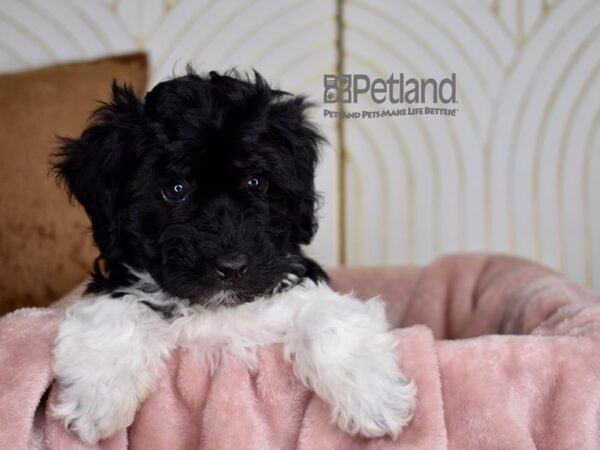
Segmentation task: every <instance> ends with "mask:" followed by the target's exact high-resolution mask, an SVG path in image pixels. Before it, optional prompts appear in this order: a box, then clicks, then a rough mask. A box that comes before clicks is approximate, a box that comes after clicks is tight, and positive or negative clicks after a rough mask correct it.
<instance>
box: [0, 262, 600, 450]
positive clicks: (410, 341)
mask: <svg viewBox="0 0 600 450" xmlns="http://www.w3.org/2000/svg"><path fill="white" fill-rule="evenodd" d="M331 274H332V276H333V280H334V285H335V286H336V287H337V288H338V289H340V290H344V291H347V290H351V289H352V290H355V292H356V293H357V294H358V295H360V296H363V297H367V296H372V295H377V294H380V295H381V296H382V297H383V298H384V300H385V301H386V303H387V307H388V316H389V319H390V322H391V323H392V324H393V325H394V326H403V327H408V328H404V329H399V330H397V331H395V333H396V334H397V336H398V338H399V352H400V354H401V355H402V361H401V364H402V366H403V368H404V370H405V372H406V373H407V374H408V375H409V376H410V377H412V378H414V379H415V381H416V383H417V385H418V389H419V399H418V405H417V410H416V415H415V417H414V420H413V422H412V423H411V425H410V426H409V427H408V428H407V429H406V430H405V431H404V433H403V434H402V435H401V436H400V437H399V438H398V440H396V441H392V440H391V439H377V440H371V441H367V440H363V439H361V438H358V437H355V438H352V437H350V436H348V435H345V434H344V433H342V432H341V431H339V430H338V429H336V428H335V427H334V426H333V425H332V424H330V423H329V419H328V411H327V408H326V407H325V406H324V404H323V403H322V402H321V401H320V400H319V399H318V398H316V397H315V396H314V395H313V394H312V393H311V392H309V391H308V390H307V389H306V388H304V387H303V386H301V385H300V384H299V383H298V381H296V380H295V378H294V376H293V374H292V371H291V369H290V367H289V366H288V365H287V364H286V363H285V362H284V361H283V358H282V354H281V353H282V352H281V348H279V347H274V348H268V349H265V350H263V351H262V352H261V355H260V356H261V364H260V366H259V369H258V370H257V371H256V372H250V371H248V369H246V368H244V367H241V366H239V365H238V364H236V363H235V362H233V361H228V362H225V363H223V364H222V365H221V366H220V367H219V368H218V369H217V371H216V373H215V374H214V375H213V376H212V377H211V376H209V372H208V369H207V367H206V366H205V365H204V364H203V363H202V362H199V361H197V360H196V359H194V358H193V357H192V356H191V355H190V354H186V353H184V352H179V353H176V354H175V355H173V357H172V358H171V360H170V361H169V364H168V371H167V373H165V375H164V376H163V378H162V380H161V382H160V384H159V386H158V388H157V389H156V391H155V392H154V394H153V395H152V396H151V397H150V398H149V399H148V400H147V401H146V402H145V403H144V404H143V405H142V408H141V409H140V411H139V413H138V415H137V418H136V421H135V422H134V424H133V425H132V426H131V427H130V428H129V429H128V430H127V431H126V432H125V431H124V432H122V433H119V434H118V435H117V436H115V437H114V438H112V439H110V440H107V441H104V442H101V443H100V444H99V445H98V447H99V448H103V449H123V448H126V447H127V446H130V447H131V448H136V449H144V450H146V449H188V448H189V449H192V448H193V449H197V448H210V449H260V450H264V449H291V448H299V449H344V450H346V449H348V450H351V449H359V448H367V449H400V448H401V449H427V450H433V449H445V448H451V449H460V450H469V449H477V450H481V449H577V450H584V449H598V448H600V351H599V350H598V349H599V347H598V339H600V296H599V295H598V294H596V293H593V292H591V291H589V290H586V289H583V288H581V287H578V286H576V285H574V284H573V283H570V282H569V281H567V280H566V279H564V278H563V277H561V276H559V275H557V274H555V273H553V272H551V271H549V270H547V269H545V268H542V267H540V266H537V265H534V264H532V263H529V262H526V261H522V260H519V259H515V258H510V257H503V256H492V257H490V256H485V255H463V256H450V257H446V258H442V259H440V260H438V261H437V262H435V263H434V264H432V265H430V266H428V267H426V268H423V269H420V268H379V269H366V268H363V269H358V268H357V269H336V270H332V271H331ZM58 316H59V315H58V313H57V312H56V311H55V310H51V309H23V310H19V311H17V312H15V313H13V314H10V315H8V316H6V317H4V318H2V319H0V448H1V449H5V448H6V449H15V450H16V449H28V448H33V449H46V448H48V449H58V450H69V449H80V448H86V447H85V446H83V445H82V444H80V443H78V442H77V441H76V440H75V439H74V438H73V437H72V436H70V435H69V434H68V433H67V432H66V431H65V430H64V429H63V427H62V425H61V424H60V423H57V422H56V421H55V420H54V419H52V418H51V417H49V415H48V405H49V404H51V403H52V402H53V400H54V398H55V397H56V392H57V386H56V385H55V384H53V381H52V378H51V375H50V372H49V370H48V367H49V362H50V350H51V345H52V339H53V336H54V333H55V330H56V325H57V321H58ZM417 324H422V325H417ZM423 325H425V326H423Z"/></svg>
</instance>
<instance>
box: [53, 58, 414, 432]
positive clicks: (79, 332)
mask: <svg viewBox="0 0 600 450" xmlns="http://www.w3.org/2000/svg"><path fill="white" fill-rule="evenodd" d="M308 106H309V104H308V103H307V101H306V100H305V99H304V98H303V97H299V96H293V95H290V94H288V93H286V92H282V91H279V90H275V89H272V88H270V87H269V85H268V84H267V83H266V82H265V81H264V79H263V78H262V77H261V76H260V75H259V74H258V73H255V74H254V76H253V77H248V76H242V75H240V74H237V73H236V72H228V73H226V74H218V73H216V72H210V73H209V74H206V75H205V74H197V73H195V72H194V71H193V70H190V69H188V73H187V75H185V76H182V77H179V78H175V79H172V80H169V81H165V82H163V83H160V84H158V85H157V86H156V87H155V88H154V89H152V91H151V92H149V93H148V94H147V95H146V97H145V99H144V101H142V100H140V99H138V98H137V97H136V96H135V95H134V94H133V92H132V91H131V90H130V89H129V88H127V87H119V86H117V85H114V86H113V91H112V101H111V102H109V103H107V104H104V105H103V106H102V107H100V108H99V109H98V110H97V111H96V112H95V113H94V115H93V118H92V121H91V123H90V125H89V126H88V127H87V129H86V130H85V131H84V132H83V133H82V135H81V137H80V138H79V139H65V140H64V141H63V145H62V147H61V149H60V151H59V153H58V155H57V157H58V159H57V161H56V163H55V166H54V168H55V170H56V172H57V175H58V177H59V178H60V179H61V180H63V181H64V183H65V184H66V187H67V189H68V191H69V193H70V195H71V196H73V197H75V199H77V201H78V202H79V203H80V204H81V205H82V206H83V207H84V208H85V211H86V212H87V214H88V216H89V218H90V220H91V223H92V230H93V236H94V240H95V242H96V244H97V247H98V249H99V251H100V255H99V257H98V259H97V260H96V263H95V265H94V270H93V273H92V276H91V281H90V283H89V285H88V287H87V295H86V296H85V297H84V298H83V299H81V300H80V301H79V302H77V303H75V304H73V305H72V306H71V307H70V308H69V309H68V310H67V311H66V314H65V318H64V319H63V320H62V322H61V324H60V326H59V330H58V334H57V337H56V341H55V345H54V354H53V363H52V370H53V373H54V375H55V377H56V379H57V380H58V382H59V383H60V384H61V386H62V389H61V390H60V393H59V395H58V400H57V402H56V404H55V405H54V407H53V413H54V415H55V416H56V417H58V418H60V419H61V420H63V421H64V424H65V426H66V427H67V429H69V430H71V431H72V432H74V433H75V434H76V435H77V436H79V437H80V438H81V440H83V441H84V442H86V443H95V442H97V441H98V440H100V439H103V438H107V437H109V436H111V435H113V434H114V433H116V432H117V431H119V430H121V429H124V428H126V427H128V426H129V425H130V424H131V423H132V421H133V419H134V416H135V413H136V410H137V409H138V407H139V406H140V404H141V403H142V402H143V401H144V399H145V398H146V397H147V396H148V394H149V393H150V392H151V391H152V389H153V387H154V386H155V383H156V381H157V379H158V377H159V376H160V374H161V370H162V369H163V366H164V362H165V359H166V358H167V357H168V356H169V353H170V352H171V351H172V350H173V349H174V348H175V347H177V346H187V347H188V348H192V347H193V348H196V349H198V351H199V352H200V353H201V354H202V355H204V356H205V357H206V358H207V359H208V361H210V362H212V363H213V364H218V363H219V360H220V358H222V357H224V356H225V357H233V358H236V359H238V360H240V361H242V362H244V363H246V364H247V365H248V367H250V368H253V367H255V364H256V359H255V357H256V350H257V348H258V347H260V346H265V345H270V344H274V343H282V344H283V349H284V352H285V356H286V357H287V358H288V360H289V361H290V363H291V364H293V368H294V371H295V374H296V375H297V376H298V378H299V379H300V380H301V381H302V382H303V383H305V384H306V385H307V386H308V387H310V388H311V389H312V390H314V392H315V393H316V394H317V395H318V396H319V397H320V398H321V399H322V400H323V401H324V402H326V403H327V404H328V405H329V407H330V409H331V414H332V420H333V421H334V422H335V423H336V424H337V425H338V426H339V427H340V428H341V429H343V430H345V431H347V432H349V433H352V434H360V435H362V436H365V437H378V436H384V435H391V436H393V437H395V436H397V435H398V433H399V432H400V431H401V430H402V428H403V427H404V426H405V425H406V424H407V423H408V422H409V420H410V418H411V415H412V412H413V409H414V404H415V395H416V389H415V386H414V384H413V383H412V382H409V381H408V380H407V378H406V377H405V376H404V375H403V373H402V372H401V370H400V369H399V368H398V365H397V361H396V357H395V355H396V353H395V350H394V339H393V337H392V335H391V334H390V333H389V331H388V324H387V322H386V318H385V313H384V308H383V305H382V304H381V303H380V302H378V301H376V300H371V301H367V302H362V301H359V300H357V299H355V298H352V297H350V296H344V295H341V294H338V293H336V292H334V291H333V290H332V289H331V288H330V287H329V286H328V284H327V275H326V274H325V272H324V271H323V269H322V268H321V267H320V266H319V265H318V264H317V263H316V262H314V261H312V260H311V259H309V258H307V257H306V256H305V255H304V254H303V253H302V247H301V246H302V245H304V244H308V243H309V242H310V241H311V239H312V237H313V235H314V234H315V231H316V229H317V223H316V219H315V207H316V204H317V195H316V193H315V187H314V173H315V166H316V164H317V160H318V147H319V145H320V144H321V142H322V138H321V136H320V135H319V133H318V132H317V130H316V129H315V127H314V126H313V125H312V124H311V123H310V122H309V121H308V120H307V117H306V109H307V107H308Z"/></svg>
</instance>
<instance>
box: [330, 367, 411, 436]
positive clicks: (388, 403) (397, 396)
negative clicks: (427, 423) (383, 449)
mask: <svg viewBox="0 0 600 450" xmlns="http://www.w3.org/2000/svg"><path fill="white" fill-rule="evenodd" d="M348 376H349V377H350V380H349V381H350V382H349V383H348V385H347V386H346V387H347V391H346V392H343V391H340V392H339V395H336V399H335V400H334V402H333V403H332V405H331V407H332V418H333V421H334V422H335V423H336V424H337V426H338V427H340V428H341V429H342V430H344V431H346V432H348V433H350V434H352V435H356V434H359V435H361V436H364V437H366V438H377V437H382V436H391V437H393V438H394V439H395V438H396V437H398V435H399V434H400V432H401V431H402V429H403V428H404V427H405V426H406V425H408V423H409V422H410V420H411V418H412V416H413V412H414V409H415V403H416V395H417V388H416V386H415V384H414V382H412V381H410V382H409V381H407V380H406V378H405V377H404V376H403V375H402V373H401V372H400V370H391V371H387V372H385V371H383V372H381V371H378V370H377V368H372V369H371V370H365V369H364V368H363V369H362V371H355V372H352V373H350V374H349V375H348Z"/></svg>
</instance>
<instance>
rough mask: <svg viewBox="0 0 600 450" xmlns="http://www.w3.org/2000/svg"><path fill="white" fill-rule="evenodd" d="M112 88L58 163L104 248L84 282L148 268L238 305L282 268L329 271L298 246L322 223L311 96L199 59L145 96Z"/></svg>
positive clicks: (101, 283)
mask: <svg viewBox="0 0 600 450" xmlns="http://www.w3.org/2000/svg"><path fill="white" fill-rule="evenodd" d="M112 93H113V98H112V101H111V102H110V103H107V104H104V105H103V106H102V107H100V108H99V109H98V110H97V111H96V112H95V113H94V115H93V117H92V121H91V123H90V125H89V126H88V127H87V129H85V131H84V132H83V133H82V135H81V137H80V138H79V139H64V140H63V145H62V147H61V149H60V151H59V152H58V154H57V156H58V160H57V161H56V163H55V165H54V168H55V170H56V172H57V174H58V177H59V178H60V179H62V180H63V181H64V182H65V184H66V186H67V188H68V190H69V192H70V194H71V195H72V196H74V197H75V198H76V199H77V201H79V203H81V205H82V206H83V207H84V208H85V210H86V212H87V214H88V216H89V217H90V220H91V222H92V230H93V235H94V240H95V242H96V244H97V246H98V249H99V250H100V256H99V258H98V260H97V261H96V264H95V267H94V272H93V278H92V282H91V283H90V284H89V286H88V291H89V292H92V293H118V292H119V290H120V289H123V288H126V287H128V286H129V285H131V284H132V283H134V282H135V281H136V276H135V275H133V274H134V272H147V273H149V274H150V275H151V276H152V278H153V279H154V280H155V281H156V282H157V283H158V285H159V287H160V288H161V289H162V290H164V291H165V292H167V293H168V294H170V295H171V296H174V297H177V298H181V299H188V300H190V301H191V302H200V303H207V304H208V303H209V302H210V299H211V298H214V297H215V296H219V295H223V294H224V293H225V295H226V296H227V297H228V298H229V299H230V300H229V301H232V300H231V299H233V301H234V302H235V303H239V302H244V301H251V300H252V299H253V298H255V297H256V296H260V295H268V294H270V293H272V292H274V291H276V290H277V289H278V288H281V287H282V286H285V285H287V284H286V283H285V281H284V280H286V279H287V280H289V279H290V278H291V279H293V280H295V279H296V278H297V279H302V278H305V277H308V278H311V279H313V280H315V281H317V280H324V279H326V275H325V273H324V272H323V270H322V269H321V268H320V267H319V266H318V264H316V263H315V262H314V261H312V260H310V259H308V258H306V257H305V256H304V255H303V253H302V250H301V245H302V244H308V243H309V242H310V241H311V239H312V237H313V235H314V233H315V231H316V229H317V223H316V220H315V208H316V204H317V195H316V193H315V187H314V173H315V166H316V164H317V159H318V146H319V145H320V143H321V141H322V138H321V136H320V135H319V134H318V132H317V131H316V130H315V128H314V127H313V125H312V124H311V123H310V122H309V121H308V120H307V117H306V109H307V107H308V106H309V104H308V103H307V101H306V100H305V99H304V98H303V97H299V96H292V95H290V94H288V93H286V92H282V91H279V90H274V89H271V88H270V87H269V86H268V84H267V83H266V82H265V81H264V79H263V78H262V77H261V76H260V75H259V74H258V73H256V72H255V74H254V78H253V79H251V78H249V77H245V76H241V75H239V74H237V73H236V72H228V73H226V74H223V75H221V74H218V73H216V72H210V73H209V74H207V75H200V74H197V73H195V72H194V71H192V70H188V74H187V75H185V76H182V77H179V78H175V79H172V80H169V81H165V82H163V83H160V84H158V85H157V86H156V87H155V88H154V89H152V91H150V92H149V93H148V94H147V95H146V97H145V100H144V101H141V100H140V99H138V98H137V97H136V96H135V95H134V93H133V92H132V91H131V89H130V88H128V87H119V86H117V85H116V84H115V85H113V92H112ZM129 268H131V269H133V270H130V269H129ZM288 274H293V275H295V277H289V275H288Z"/></svg>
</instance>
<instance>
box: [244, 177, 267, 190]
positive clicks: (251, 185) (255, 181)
mask: <svg viewBox="0 0 600 450" xmlns="http://www.w3.org/2000/svg"><path fill="white" fill-rule="evenodd" d="M246 186H247V187H248V190H249V191H264V190H266V189H267V180H263V179H262V178H260V177H254V176H253V177H249V178H248V179H247V180H246Z"/></svg>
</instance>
